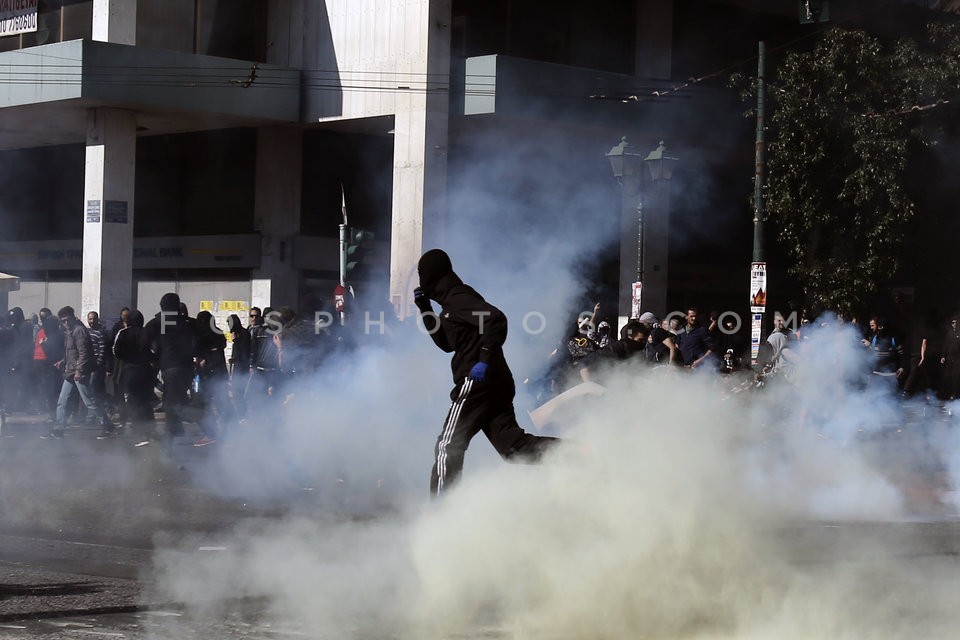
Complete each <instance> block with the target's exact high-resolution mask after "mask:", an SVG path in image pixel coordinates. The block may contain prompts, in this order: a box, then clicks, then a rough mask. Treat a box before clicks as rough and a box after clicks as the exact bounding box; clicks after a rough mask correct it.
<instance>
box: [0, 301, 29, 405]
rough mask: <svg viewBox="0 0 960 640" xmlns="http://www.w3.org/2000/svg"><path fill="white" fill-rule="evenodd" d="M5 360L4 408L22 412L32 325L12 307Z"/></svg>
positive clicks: (27, 379) (8, 315)
mask: <svg viewBox="0 0 960 640" xmlns="http://www.w3.org/2000/svg"><path fill="white" fill-rule="evenodd" d="M3 331H4V332H7V333H8V336H7V337H6V340H5V342H6V346H7V360H6V362H5V363H4V372H3V373H4V374H5V375H4V377H5V379H6V380H5V384H4V387H5V389H4V392H5V394H6V398H5V400H6V408H7V410H10V411H22V410H24V409H25V408H26V406H25V404H26V403H25V399H26V398H27V396H28V395H29V394H30V388H29V386H30V373H31V368H32V366H33V347H34V344H33V324H32V323H30V322H29V321H28V320H27V319H26V317H25V316H24V315H23V309H21V308H20V307H14V308H12V309H10V311H8V312H7V326H6V327H5V328H4V329H3Z"/></svg>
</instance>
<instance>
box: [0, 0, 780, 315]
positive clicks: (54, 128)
mask: <svg viewBox="0 0 960 640" xmlns="http://www.w3.org/2000/svg"><path fill="white" fill-rule="evenodd" d="M22 4H23V7H21V9H20V14H21V15H17V16H11V15H2V16H0V19H4V23H3V24H5V25H6V26H5V27H4V28H5V30H0V33H4V34H7V35H0V80H2V82H0V122H2V126H0V176H2V177H0V188H2V190H3V194H4V195H3V196H2V197H0V224H2V225H3V229H4V232H3V234H2V237H0V271H4V272H9V273H13V274H16V275H18V276H20V277H21V287H20V290H19V291H16V292H11V293H10V294H9V304H10V305H11V306H12V305H19V306H21V307H23V308H24V309H25V310H26V311H27V312H28V313H30V312H32V311H36V309H38V308H40V307H42V306H48V307H51V308H53V309H54V310H56V308H57V307H59V306H60V305H63V304H72V305H74V306H76V307H78V311H81V312H86V311H88V310H99V311H100V312H101V314H102V315H103V316H104V317H106V318H111V317H114V316H116V315H117V314H118V312H119V309H120V308H121V307H122V306H131V307H133V306H136V307H139V308H141V309H143V310H145V311H146V312H148V313H149V312H151V311H152V310H154V309H155V308H156V305H157V301H158V300H159V297H160V295H161V294H162V293H163V292H165V291H168V290H175V291H178V292H179V293H180V294H181V297H182V298H183V299H184V301H185V302H186V303H187V305H188V307H189V309H190V311H191V312H195V311H196V310H197V309H198V308H199V307H203V308H208V309H210V310H212V311H213V312H214V313H215V315H218V316H219V317H221V318H223V317H225V315H227V314H229V313H234V312H242V311H243V310H245V309H246V308H248V307H249V306H252V305H256V306H261V307H263V306H268V305H270V306H278V305H283V304H287V305H292V306H295V307H301V308H302V307H304V306H311V304H312V303H310V302H308V300H309V299H310V298H314V299H316V298H322V299H324V300H329V299H330V294H331V291H332V287H333V285H334V284H335V283H336V281H337V279H338V267H339V264H338V244H337V233H338V225H339V224H340V223H341V222H342V221H343V217H342V210H341V198H342V197H343V199H344V201H345V203H346V212H347V215H348V218H349V224H350V225H351V226H357V227H362V228H364V229H368V230H370V231H373V232H374V233H375V234H376V236H377V240H378V242H377V244H376V246H377V251H376V253H375V254H374V255H373V256H372V257H371V268H370V270H369V271H367V272H366V276H365V278H364V279H363V281H362V282H360V283H358V288H360V289H363V292H364V293H365V294H366V296H367V297H368V299H376V300H378V301H381V302H383V303H389V304H391V305H392V307H393V309H394V310H395V311H396V312H397V313H398V314H399V315H401V316H403V315H405V314H407V313H409V310H410V304H411V300H410V297H411V291H412V288H413V286H415V266H416V260H417V258H418V256H419V255H420V253H421V251H422V250H423V249H424V248H428V247H429V246H434V245H437V244H442V243H443V242H445V240H446V239H447V238H448V236H449V234H450V232H451V229H454V228H456V225H457V224H458V223H459V220H458V218H457V216H456V215H455V214H454V213H453V212H454V211H457V210H460V209H462V206H461V205H462V202H459V201H458V203H457V204H456V205H455V206H451V202H450V198H451V197H452V196H451V194H452V193H457V194H461V193H462V192H463V187H464V183H465V182H466V181H472V180H476V173H475V172H473V171H471V170H470V169H471V167H475V166H477V165H483V164H484V163H486V162H490V161H491V159H502V158H509V159H510V161H511V162H515V163H524V162H527V160H528V157H527V156H529V155H531V150H534V151H535V150H537V149H539V150H541V151H542V152H543V156H544V157H547V158H548V161H547V164H548V165H549V167H547V168H546V169H531V171H539V172H541V173H542V172H544V171H545V172H546V175H550V176H551V180H554V181H555V183H557V184H564V183H570V182H571V181H578V182H580V183H581V184H583V185H584V186H585V188H590V189H594V190H595V191H596V192H597V193H601V194H605V195H603V196H600V197H599V198H598V199H597V203H596V210H595V211H591V212H589V217H591V219H596V220H598V221H599V222H598V224H602V225H608V226H611V228H612V229H614V230H615V229H616V228H617V226H618V224H619V228H620V232H619V233H618V234H617V233H614V234H613V235H614V236H615V237H616V242H618V243H619V245H620V246H619V252H617V251H616V249H615V248H614V249H613V250H612V251H611V256H612V257H611V258H610V261H611V262H612V263H613V264H614V266H613V267H612V272H613V273H615V274H616V275H615V276H614V277H612V278H609V279H608V282H607V284H608V285H609V286H610V287H611V288H612V289H613V290H614V291H616V290H619V291H620V292H621V297H622V292H623V290H624V288H623V283H624V282H625V281H626V282H629V281H630V280H632V279H634V277H635V276H634V275H633V274H634V272H635V271H636V270H637V269H638V265H637V261H636V258H634V256H638V255H642V256H643V258H642V265H641V266H640V268H641V269H642V272H643V274H644V295H645V298H644V307H647V308H652V309H655V310H657V311H658V312H659V311H665V310H667V308H668V292H669V289H670V285H669V278H670V275H669V273H670V272H669V264H670V262H671V257H670V254H669V251H670V249H669V247H671V246H672V245H671V243H672V242H673V241H672V240H671V239H670V238H671V237H672V234H673V233H674V230H675V229H676V223H675V222H672V221H671V220H675V218H676V216H677V215H678V212H679V213H680V214H681V215H683V212H684V211H685V209H684V207H687V208H688V209H689V208H690V207H691V206H697V207H699V206H700V205H701V204H702V202H701V203H697V204H696V205H691V204H690V203H689V202H685V203H682V204H679V205H675V204H672V201H671V191H673V192H674V193H676V190H677V189H678V188H681V189H683V188H685V187H683V183H682V182H681V186H680V187H678V186H677V184H674V185H673V186H672V187H669V186H666V187H665V186H663V185H659V186H658V185H652V184H644V185H643V186H642V189H643V190H644V191H643V193H642V194H639V195H642V196H643V198H644V201H643V202H644V209H643V211H644V215H645V219H646V220H647V221H648V222H647V226H646V229H645V234H644V236H643V237H644V238H645V239H644V240H643V241H642V243H641V244H640V245H639V246H638V242H639V237H638V234H637V232H638V229H637V220H636V210H637V197H638V194H637V193H627V191H626V190H625V191H624V192H623V193H624V195H623V199H622V202H621V204H620V207H619V211H620V213H619V214H618V213H617V211H618V207H617V204H616V203H617V202H618V201H620V198H621V193H620V190H619V188H618V187H617V186H616V182H615V180H614V179H613V177H612V176H611V175H610V173H609V169H608V168H607V167H606V165H605V160H604V159H603V153H604V152H606V151H607V150H609V149H610V148H611V147H612V146H613V145H615V144H616V143H617V141H618V140H620V137H621V136H623V135H626V136H628V137H629V139H630V141H631V142H632V143H633V144H634V145H635V146H636V148H637V149H639V150H640V152H641V153H643V154H645V153H646V152H648V151H650V150H653V149H655V148H656V147H657V144H658V142H659V141H661V140H664V141H666V143H667V146H668V147H669V148H670V149H672V150H674V151H675V152H676V154H677V155H678V156H679V157H680V158H681V160H683V159H685V158H686V159H691V158H694V157H697V158H699V164H698V163H692V164H691V163H688V164H687V167H688V169H687V174H686V177H685V178H684V177H682V176H678V179H680V180H683V179H686V180H690V176H691V175H695V174H696V172H700V173H709V172H712V171H713V170H714V168H715V167H717V166H720V165H723V164H724V163H727V164H729V162H730V160H729V159H730V158H735V159H736V162H738V163H744V162H745V168H744V170H743V175H742V176H741V177H742V178H743V180H744V182H745V183H748V181H749V179H750V176H751V175H752V172H751V168H750V160H751V153H752V137H751V133H750V127H751V125H750V123H749V122H747V121H743V120H742V119H741V120H736V119H734V121H733V122H734V123H733V124H717V123H716V122H711V121H710V117H712V116H715V114H717V113H721V112H722V113H724V114H731V113H736V112H737V111H738V110H741V107H740V105H738V104H737V103H736V100H735V99H734V97H733V96H731V95H729V91H725V90H721V89H722V82H721V83H720V84H719V85H718V84H717V83H714V85H712V86H711V85H710V83H709V82H700V81H699V80H698V81H694V82H690V81H688V80H686V79H687V78H691V77H697V76H698V75H703V74H712V73H713V72H720V71H722V70H723V69H724V67H725V65H726V64H727V63H728V62H729V61H731V60H742V59H744V58H747V59H749V56H750V55H751V53H752V52H753V51H755V47H756V40H757V35H758V34H774V35H775V34H786V33H791V32H792V31H793V30H795V29H796V28H797V20H796V4H795V3H793V2H783V3H771V2H766V1H764V0H738V1H729V2H720V1H717V2H707V1H699V0H698V1H691V2H684V1H681V0H611V1H609V2H604V3H594V4H593V5H590V4H583V3H576V2H572V1H569V0H568V1H563V2H556V3H550V8H549V11H548V10H546V8H545V5H544V3H541V2H534V1H532V0H529V1H528V0H493V1H488V2H472V1H469V0H391V1H390V2H387V1H385V0H325V1H322V2H321V1H316V0H270V1H269V2H268V1H266V0H219V1H218V0H39V2H26V3H22ZM31 25H33V26H34V27H35V28H34V29H33V30H31V29H30V27H31ZM17 30H21V31H22V32H20V33H14V32H15V31H17ZM768 37H769V36H768ZM717 77H719V76H717ZM678 78H679V79H681V80H680V81H679V82H678V81H677V79H678ZM721 81H722V78H721ZM718 87H719V88H718ZM704 114H707V115H708V117H706V118H705V117H704ZM695 122H696V123H697V124H694V123H695ZM732 132H735V135H733V133H732ZM743 133H745V135H741V134H743ZM741 138H742V139H741ZM521 143H522V144H521ZM521 146H522V150H521V148H520V147H521ZM572 158H576V162H574V161H572V160H571V159H572ZM585 158H586V159H587V160H585ZM585 162H589V163H591V164H590V167H591V169H590V170H589V171H587V172H584V171H583V166H584V163H585ZM681 166H682V163H681ZM739 166H740V165H738V167H739ZM596 167H599V168H596ZM488 179H489V181H490V182H489V183H488V184H485V185H480V186H481V187H482V188H488V189H497V188H501V185H500V184H498V182H499V181H500V180H502V179H503V177H502V176H498V175H497V174H491V175H489V176H488ZM740 192H742V193H743V194H746V193H748V192H749V185H748V184H746V186H745V188H744V189H742V190H740V191H738V193H740ZM457 197H461V198H462V196H457ZM677 207H679V209H678V208H677ZM730 210H731V211H733V212H734V213H733V214H731V215H737V216H739V215H740V213H741V212H743V211H745V208H744V205H743V201H742V200H741V201H739V202H737V204H736V205H735V206H733V207H731V208H730ZM671 212H672V213H671ZM618 215H619V223H618V222H617V220H618V218H617V216H618ZM717 215H718V219H722V217H723V216H721V215H719V214H717ZM518 224H521V225H522V224H523V222H522V220H520V221H518ZM738 224H740V225H741V227H740V230H742V227H743V225H744V224H749V218H748V217H747V215H746V214H745V213H744V220H743V221H740V222H739V223H738ZM737 233H739V231H738V232H737ZM748 235H749V232H745V233H743V236H744V237H748ZM743 269H746V266H744V267H743ZM608 271H609V270H608ZM737 277H741V276H739V275H738V276H737ZM741 280H742V281H743V282H742V283H738V284H737V285H736V286H735V287H734V288H737V287H741V288H743V289H745V288H746V275H745V274H744V275H743V276H742V277H741ZM741 285H742V286H741ZM670 295H674V294H672V293H671V294H670ZM744 295H745V292H744ZM620 304H621V308H622V305H623V301H622V300H621V301H620Z"/></svg>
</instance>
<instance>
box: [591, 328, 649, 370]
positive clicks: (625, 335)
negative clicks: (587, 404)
mask: <svg viewBox="0 0 960 640" xmlns="http://www.w3.org/2000/svg"><path fill="white" fill-rule="evenodd" d="M649 336H650V328H649V327H648V326H647V325H646V324H645V323H643V322H640V321H639V320H630V321H629V322H627V324H625V325H623V329H621V330H620V339H619V340H616V341H614V342H611V343H610V344H608V345H607V346H606V347H604V348H602V349H598V350H597V351H594V352H593V353H591V354H590V355H588V356H587V357H585V358H584V359H583V362H582V363H581V365H580V378H581V379H582V380H583V381H584V382H590V381H591V380H592V373H591V371H592V370H596V368H597V367H598V366H599V365H600V364H601V363H602V362H604V361H623V360H629V359H630V358H632V357H633V356H634V355H638V354H639V359H640V360H643V361H644V362H646V358H645V355H646V348H647V338H648V337H649Z"/></svg>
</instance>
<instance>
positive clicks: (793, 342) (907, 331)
mask: <svg viewBox="0 0 960 640" xmlns="http://www.w3.org/2000/svg"><path fill="white" fill-rule="evenodd" d="M159 306H160V310H159V312H156V313H152V314H150V317H149V318H147V317H145V315H144V313H143V312H142V311H140V310H137V309H127V308H124V309H122V310H120V312H119V315H118V317H119V319H118V320H117V321H116V322H115V323H113V325H112V326H109V327H108V326H105V325H104V323H103V321H102V319H101V317H100V314H99V313H97V312H96V311H90V312H89V313H87V314H86V317H85V318H84V319H83V320H85V322H84V321H83V320H81V319H80V318H78V317H77V316H76V313H75V310H74V309H73V308H72V307H69V306H66V307H63V308H62V309H59V310H58V311H57V313H56V314H54V313H53V312H52V311H51V310H50V309H47V308H43V309H40V310H39V312H38V313H37V314H35V315H32V316H30V317H26V316H25V314H24V312H23V310H22V309H21V308H19V307H14V308H13V309H11V310H10V311H9V312H8V313H7V316H6V323H5V325H4V326H2V327H0V418H2V419H6V417H7V415H8V414H10V413H13V412H22V413H32V414H39V415H43V416H44V417H45V421H46V424H47V425H48V427H49V429H48V430H46V433H45V434H44V437H46V438H50V439H57V438H62V437H63V435H64V433H65V430H66V428H67V426H68V424H96V425H99V426H100V429H101V431H100V436H99V437H100V438H102V439H106V438H110V437H113V436H116V435H117V434H118V433H119V432H120V430H121V428H123V427H130V428H132V429H134V430H135V432H136V433H138V434H139V435H140V436H141V437H139V438H137V439H136V440H137V442H136V444H137V446H144V445H146V444H149V443H151V442H157V441H163V442H167V443H169V442H170V441H171V440H172V438H174V437H177V436H184V435H187V434H186V430H185V428H184V423H185V422H186V423H193V424H195V425H197V429H198V430H199V432H198V433H196V434H195V436H194V437H195V438H196V440H195V442H194V444H195V445H196V446H205V445H208V444H213V443H214V442H216V441H218V440H222V439H224V438H225V437H229V432H230V429H231V428H233V427H234V426H235V425H238V424H241V423H243V422H244V421H247V420H249V419H250V418H251V414H256V413H260V412H269V411H272V410H274V409H275V408H276V407H277V406H278V405H281V404H283V403H285V402H287V401H288V400H289V399H290V395H291V393H292V390H293V385H292V384H291V383H292V381H293V380H294V379H295V378H297V377H300V376H303V375H304V374H309V373H312V372H314V371H316V370H317V369H318V368H319V367H320V366H321V365H322V363H323V361H324V359H325V358H326V357H327V356H328V355H329V354H330V353H331V352H334V351H335V350H337V349H342V348H344V347H345V345H346V344H349V343H350V342H351V340H350V339H349V336H350V334H347V333H341V332H338V331H337V329H338V328H339V326H338V325H337V324H335V323H334V324H333V325H321V324H319V323H318V321H317V317H318V316H317V315H316V312H317V311H319V309H315V308H313V307H314V306H315V305H309V304H308V305H305V306H303V308H302V310H301V313H300V314H299V315H298V314H297V313H296V312H295V311H294V310H293V309H292V308H289V307H281V308H278V309H272V308H270V307H267V308H264V309H262V310H261V309H259V308H257V307H253V308H251V309H250V310H249V315H248V317H247V318H246V319H245V320H246V325H245V324H244V320H243V319H241V318H240V317H239V316H237V315H231V316H230V317H229V318H228V320H227V326H226V327H219V326H218V325H217V323H216V320H215V318H214V317H213V316H212V315H211V314H210V313H209V312H208V311H201V312H200V313H198V314H197V316H196V317H192V316H190V314H189V312H188V310H187V308H186V306H185V305H184V304H183V303H181V301H180V299H179V296H177V294H175V293H168V294H165V295H164V296H163V297H162V298H161V300H160V301H159ZM836 321H837V322H850V323H851V324H852V325H853V326H855V327H859V324H858V323H857V321H856V320H855V319H853V320H849V321H846V320H844V319H843V318H840V317H837V320H836ZM615 326H616V319H615V318H606V317H604V316H603V314H602V313H601V308H600V305H599V304H597V305H596V306H595V307H594V309H593V313H592V315H588V314H583V315H581V316H579V317H577V318H576V321H575V322H574V323H572V324H571V331H570V333H569V334H568V335H566V336H564V337H563V339H562V340H561V343H560V344H559V345H557V348H556V349H554V350H553V352H552V353H550V354H549V356H548V358H547V363H546V365H547V366H546V367H545V368H546V371H547V373H546V375H545V376H544V379H543V384H542V385H541V387H540V389H539V390H538V392H537V394H536V395H537V399H538V400H540V401H545V400H546V399H549V397H551V396H554V395H556V394H558V393H561V392H562V391H564V390H566V389H569V388H571V387H572V386H574V385H576V384H579V383H580V382H582V381H588V380H597V379H598V378H599V381H601V382H602V381H603V378H604V377H605V376H606V375H608V374H609V372H611V371H613V370H616V369H618V368H622V367H627V366H629V367H675V368H687V369H699V370H706V371H710V372H715V373H717V374H720V375H723V374H730V373H735V372H738V371H750V372H751V374H753V373H756V374H757V375H764V374H768V373H771V372H776V371H782V370H785V369H788V368H789V366H790V364H791V359H792V358H793V357H795V354H796V353H797V350H798V349H799V348H800V347H801V346H802V344H803V342H804V341H806V340H807V339H808V338H809V336H810V334H811V333H812V332H813V331H814V330H815V329H816V327H815V326H814V324H813V323H812V322H810V321H809V320H808V319H807V318H806V317H801V318H800V320H799V322H797V323H796V326H787V323H786V322H785V320H784V318H783V317H782V316H781V315H780V314H775V316H774V328H773V330H772V331H771V333H770V334H769V335H768V336H766V338H765V339H764V340H763V341H762V343H761V345H760V350H759V354H758V362H757V363H756V364H751V353H750V343H749V339H745V338H744V336H743V332H742V331H740V330H738V326H737V322H736V318H735V317H734V316H733V315H732V314H723V315H719V314H717V313H716V312H711V313H710V314H708V315H706V316H704V315H703V314H702V313H701V312H700V311H699V310H698V309H697V308H696V307H692V306H691V307H690V308H688V309H686V310H685V311H675V312H673V313H670V314H668V315H667V317H666V318H663V319H660V318H658V317H656V315H655V314H653V313H651V312H644V313H642V314H640V315H639V316H638V317H636V318H631V319H630V320H628V321H627V323H626V324H625V325H624V326H623V327H622V328H621V329H620V330H619V332H617V331H615V329H614V327H615ZM377 328H379V327H377ZM857 331H858V332H859V331H860V330H859V328H858V329H857ZM374 333H377V331H374ZM857 335H862V340H861V343H860V344H861V346H862V348H864V349H865V350H867V352H868V353H869V356H870V357H869V362H870V364H871V366H870V371H869V372H867V373H868V374H870V375H871V376H875V377H877V378H878V379H883V380H885V381H886V382H885V384H889V385H890V386H891V388H895V389H896V391H897V392H899V393H900V394H902V395H903V396H905V397H909V396H913V395H915V394H918V393H925V394H927V395H928V396H929V397H933V396H935V397H937V398H939V399H940V400H941V401H951V400H955V399H957V398H958V397H960V326H958V317H951V318H949V321H948V322H947V323H946V326H942V325H941V326H938V325H937V323H936V322H916V323H911V324H910V326H907V327H891V326H888V323H887V322H886V321H885V320H884V319H883V318H881V317H872V318H870V320H869V321H868V322H867V323H866V325H865V326H864V327H863V330H862V333H858V334H857ZM227 354H229V357H228V356H227ZM161 412H162V414H163V420H164V421H165V424H166V429H165V430H164V431H163V433H160V432H159V431H158V429H157V426H156V415H157V414H158V413H161Z"/></svg>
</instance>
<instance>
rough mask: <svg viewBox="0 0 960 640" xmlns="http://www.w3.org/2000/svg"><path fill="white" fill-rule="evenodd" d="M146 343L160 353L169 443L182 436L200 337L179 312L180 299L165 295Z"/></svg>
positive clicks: (148, 326)
mask: <svg viewBox="0 0 960 640" xmlns="http://www.w3.org/2000/svg"><path fill="white" fill-rule="evenodd" d="M144 331H145V333H146V336H147V342H148V343H149V344H150V345H151V348H152V349H153V352H154V353H156V354H157V356H156V357H157V364H158V365H159V367H160V375H161V376H162V377H163V412H164V415H165V418H166V427H167V433H166V437H167V444H168V445H169V444H172V438H173V437H174V436H179V435H183V418H184V411H185V409H186V407H187V404H188V395H187V394H188V392H189V390H190V385H191V384H193V376H194V374H195V371H194V365H193V357H194V354H195V352H196V347H197V335H196V329H195V325H194V320H193V318H190V317H189V316H187V315H186V314H185V313H184V312H182V311H181V309H180V296H178V295H177V294H176V293H165V294H163V296H162V297H161V298H160V313H158V314H157V315H155V316H154V317H153V318H152V319H151V320H150V321H149V322H148V323H147V324H146V326H144Z"/></svg>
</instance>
